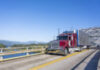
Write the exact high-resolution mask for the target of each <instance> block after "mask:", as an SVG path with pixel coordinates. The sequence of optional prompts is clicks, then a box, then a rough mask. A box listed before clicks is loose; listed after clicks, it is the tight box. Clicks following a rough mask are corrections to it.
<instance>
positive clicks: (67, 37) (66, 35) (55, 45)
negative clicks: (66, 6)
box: [46, 30, 88, 55]
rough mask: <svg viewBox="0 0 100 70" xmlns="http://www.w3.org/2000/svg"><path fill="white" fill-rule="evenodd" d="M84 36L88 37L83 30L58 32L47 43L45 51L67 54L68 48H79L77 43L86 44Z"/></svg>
mask: <svg viewBox="0 0 100 70" xmlns="http://www.w3.org/2000/svg"><path fill="white" fill-rule="evenodd" d="M80 35H81V36H80ZM85 37H86V38H88V37H87V35H86V34H84V33H83V32H79V31H76V30H74V31H65V32H63V33H61V34H59V35H58V36H57V39H56V40H53V41H51V42H50V43H49V47H48V48H47V49H46V53H60V54H63V55H67V54H68V53H69V52H70V49H71V50H72V49H77V48H79V47H78V45H87V44H86V43H87V41H86V38H85ZM83 38H84V39H83Z"/></svg>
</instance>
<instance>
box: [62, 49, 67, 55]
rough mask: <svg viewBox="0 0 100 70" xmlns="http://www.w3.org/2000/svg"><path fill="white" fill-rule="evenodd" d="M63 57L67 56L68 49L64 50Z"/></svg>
mask: <svg viewBox="0 0 100 70" xmlns="http://www.w3.org/2000/svg"><path fill="white" fill-rule="evenodd" d="M63 55H64V56H67V55H68V49H67V48H66V49H65V50H64V54H63Z"/></svg>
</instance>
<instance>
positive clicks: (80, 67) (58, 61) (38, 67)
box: [0, 49, 100, 70]
mask: <svg viewBox="0 0 100 70" xmlns="http://www.w3.org/2000/svg"><path fill="white" fill-rule="evenodd" d="M99 59H100V50H96V51H95V50H94V49H92V50H87V51H84V52H80V53H79V52H78V53H72V54H69V55H68V56H65V57H64V56H60V55H46V54H42V55H36V56H29V57H25V58H20V59H14V60H9V61H4V62H0V70H97V69H98V70H100V61H99Z"/></svg>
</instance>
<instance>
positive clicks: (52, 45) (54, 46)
mask: <svg viewBox="0 0 100 70" xmlns="http://www.w3.org/2000/svg"><path fill="white" fill-rule="evenodd" d="M50 48H52V49H57V48H59V41H52V42H51V44H50Z"/></svg>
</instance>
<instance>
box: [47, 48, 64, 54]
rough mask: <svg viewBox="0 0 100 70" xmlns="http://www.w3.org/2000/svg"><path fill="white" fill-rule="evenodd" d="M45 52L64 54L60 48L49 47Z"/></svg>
mask: <svg viewBox="0 0 100 70" xmlns="http://www.w3.org/2000/svg"><path fill="white" fill-rule="evenodd" d="M46 52H47V53H54V54H64V50H62V49H55V50H54V49H50V50H47V51H46Z"/></svg>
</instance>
